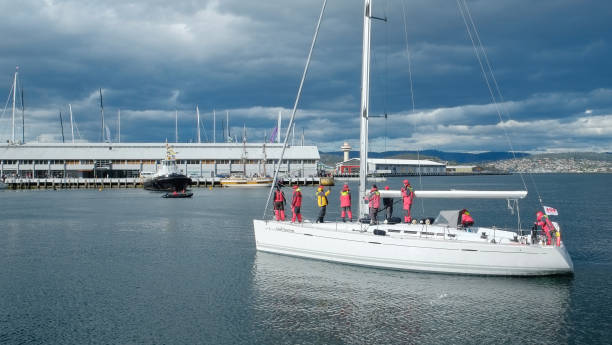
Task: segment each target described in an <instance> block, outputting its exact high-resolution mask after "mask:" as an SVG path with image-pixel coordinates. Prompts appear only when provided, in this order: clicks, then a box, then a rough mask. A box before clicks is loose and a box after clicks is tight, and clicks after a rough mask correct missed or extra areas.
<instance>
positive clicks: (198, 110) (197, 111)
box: [196, 105, 201, 144]
mask: <svg viewBox="0 0 612 345" xmlns="http://www.w3.org/2000/svg"><path fill="white" fill-rule="evenodd" d="M196 117H197V118H198V144H199V143H200V142H201V141H200V108H198V106H197V105H196Z"/></svg>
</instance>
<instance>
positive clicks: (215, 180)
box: [4, 177, 320, 189]
mask: <svg viewBox="0 0 612 345" xmlns="http://www.w3.org/2000/svg"><path fill="white" fill-rule="evenodd" d="M191 179H192V183H191V187H192V188H209V187H213V188H214V187H222V186H221V178H220V177H192V178H191ZM283 181H284V184H285V186H287V185H294V184H299V185H303V186H309V185H318V184H319V181H320V178H319V177H292V178H289V179H286V178H283ZM4 182H5V183H6V184H7V185H8V188H9V189H91V188H94V189H100V188H114V189H117V188H122V189H125V188H142V187H143V182H144V179H143V178H140V177H123V178H21V177H9V178H6V179H5V181H4ZM229 188H231V187H229Z"/></svg>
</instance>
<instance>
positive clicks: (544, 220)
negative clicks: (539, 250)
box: [535, 211, 555, 245]
mask: <svg viewBox="0 0 612 345" xmlns="http://www.w3.org/2000/svg"><path fill="white" fill-rule="evenodd" d="M535 225H537V226H539V227H540V229H542V230H543V231H544V233H545V234H546V244H548V245H550V243H551V240H552V238H551V232H553V231H554V230H555V227H554V226H553V224H552V222H551V221H550V219H548V216H547V215H545V214H544V213H543V212H542V211H538V212H537V213H536V222H535Z"/></svg>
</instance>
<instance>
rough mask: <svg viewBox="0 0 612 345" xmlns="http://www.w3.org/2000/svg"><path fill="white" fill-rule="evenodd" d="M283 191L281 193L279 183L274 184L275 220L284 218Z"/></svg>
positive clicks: (284, 200)
mask: <svg viewBox="0 0 612 345" xmlns="http://www.w3.org/2000/svg"><path fill="white" fill-rule="evenodd" d="M286 200H287V199H285V193H283V191H282V189H281V186H280V184H277V185H276V190H275V191H274V215H275V216H276V220H283V221H284V220H285V202H286Z"/></svg>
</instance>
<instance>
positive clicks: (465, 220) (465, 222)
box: [461, 208, 474, 227]
mask: <svg viewBox="0 0 612 345" xmlns="http://www.w3.org/2000/svg"><path fill="white" fill-rule="evenodd" d="M461 225H462V226H463V227H468V226H472V225H474V218H472V216H470V212H469V211H468V210H466V209H465V208H464V209H463V210H461Z"/></svg>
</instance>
